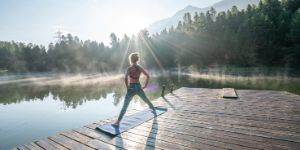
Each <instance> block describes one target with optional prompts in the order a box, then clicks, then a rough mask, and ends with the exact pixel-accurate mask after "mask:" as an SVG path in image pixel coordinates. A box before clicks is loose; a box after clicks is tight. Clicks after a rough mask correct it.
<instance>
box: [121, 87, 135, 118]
mask: <svg viewBox="0 0 300 150" xmlns="http://www.w3.org/2000/svg"><path fill="white" fill-rule="evenodd" d="M134 95H135V92H134V91H133V90H131V89H129V90H128V91H127V94H126V96H125V100H124V104H123V107H122V109H121V112H120V115H119V118H118V121H119V122H120V121H121V120H122V118H123V116H124V114H125V112H126V110H127V107H128V105H129V103H130V101H131V99H132V97H133V96H134Z"/></svg>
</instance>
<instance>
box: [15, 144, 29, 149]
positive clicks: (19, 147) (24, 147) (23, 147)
mask: <svg viewBox="0 0 300 150" xmlns="http://www.w3.org/2000/svg"><path fill="white" fill-rule="evenodd" d="M17 148H18V149H19V150H30V149H29V148H27V147H26V146H25V145H22V146H18V147H17Z"/></svg>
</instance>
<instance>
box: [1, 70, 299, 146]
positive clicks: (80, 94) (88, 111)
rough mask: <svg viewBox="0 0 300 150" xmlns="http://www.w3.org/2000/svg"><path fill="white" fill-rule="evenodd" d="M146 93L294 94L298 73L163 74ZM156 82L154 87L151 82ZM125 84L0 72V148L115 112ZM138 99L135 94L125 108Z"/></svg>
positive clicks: (117, 78) (108, 78) (116, 78)
mask: <svg viewBox="0 0 300 150" xmlns="http://www.w3.org/2000/svg"><path fill="white" fill-rule="evenodd" d="M149 85H152V86H153V87H154V88H151V89H149V90H148V91H147V95H148V96H149V98H151V99H155V98H157V97H159V96H160V93H161V87H162V85H166V87H167V89H169V88H170V86H171V85H173V86H174V89H176V88H179V87H182V86H184V87H201V88H223V87H233V88H237V89H261V90H284V91H289V92H292V93H295V94H300V79H299V78H297V77H287V76H281V75H279V76H253V75H251V76H245V75H243V76H237V75H223V74H220V73H212V74H198V73H194V74H184V75H183V74H181V75H180V76H178V75H177V74H173V75H171V74H169V75H167V76H156V77H153V78H151V80H150V84H149ZM157 86H159V88H155V87H157ZM125 93H126V91H125V85H124V83H123V80H122V76H121V75H84V76H82V75H64V76H57V75H50V76H49V75H47V76H45V75H39V76H26V77H25V78H24V77H18V76H17V77H16V76H14V77H11V76H10V77H7V76H6V77H2V78H0V149H1V150H2V149H9V148H12V147H14V146H16V145H22V144H24V143H28V142H31V141H34V140H38V139H43V138H46V137H48V136H51V135H55V134H57V133H58V132H61V131H65V130H70V129H73V128H78V127H80V126H83V125H86V124H90V123H92V122H95V121H97V120H101V119H105V118H108V117H112V116H115V115H118V113H119V112H120V109H121V107H122V103H123V99H124V95H125ZM141 105H143V102H142V101H140V99H139V98H138V97H135V98H134V99H133V100H132V102H131V104H130V107H129V109H132V108H137V107H140V106H141Z"/></svg>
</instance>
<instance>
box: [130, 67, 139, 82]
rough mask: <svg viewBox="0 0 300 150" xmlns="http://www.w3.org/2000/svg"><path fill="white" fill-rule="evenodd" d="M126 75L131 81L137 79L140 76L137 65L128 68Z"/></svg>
mask: <svg viewBox="0 0 300 150" xmlns="http://www.w3.org/2000/svg"><path fill="white" fill-rule="evenodd" d="M128 75H129V77H130V78H132V79H139V78H140V75H141V68H140V66H138V65H132V66H131V67H129V68H128Z"/></svg>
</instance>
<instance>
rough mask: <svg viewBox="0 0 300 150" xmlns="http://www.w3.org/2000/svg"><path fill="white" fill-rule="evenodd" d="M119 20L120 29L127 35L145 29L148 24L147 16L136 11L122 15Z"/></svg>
mask: <svg viewBox="0 0 300 150" xmlns="http://www.w3.org/2000/svg"><path fill="white" fill-rule="evenodd" d="M120 22H122V24H120V26H121V28H122V29H121V30H122V31H123V32H124V33H125V34H129V35H131V34H136V33H137V32H138V31H140V30H142V29H145V28H147V26H148V21H147V17H145V16H144V15H143V14H142V13H138V12H132V13H128V14H126V15H124V16H123V17H122V18H121V21H120Z"/></svg>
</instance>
